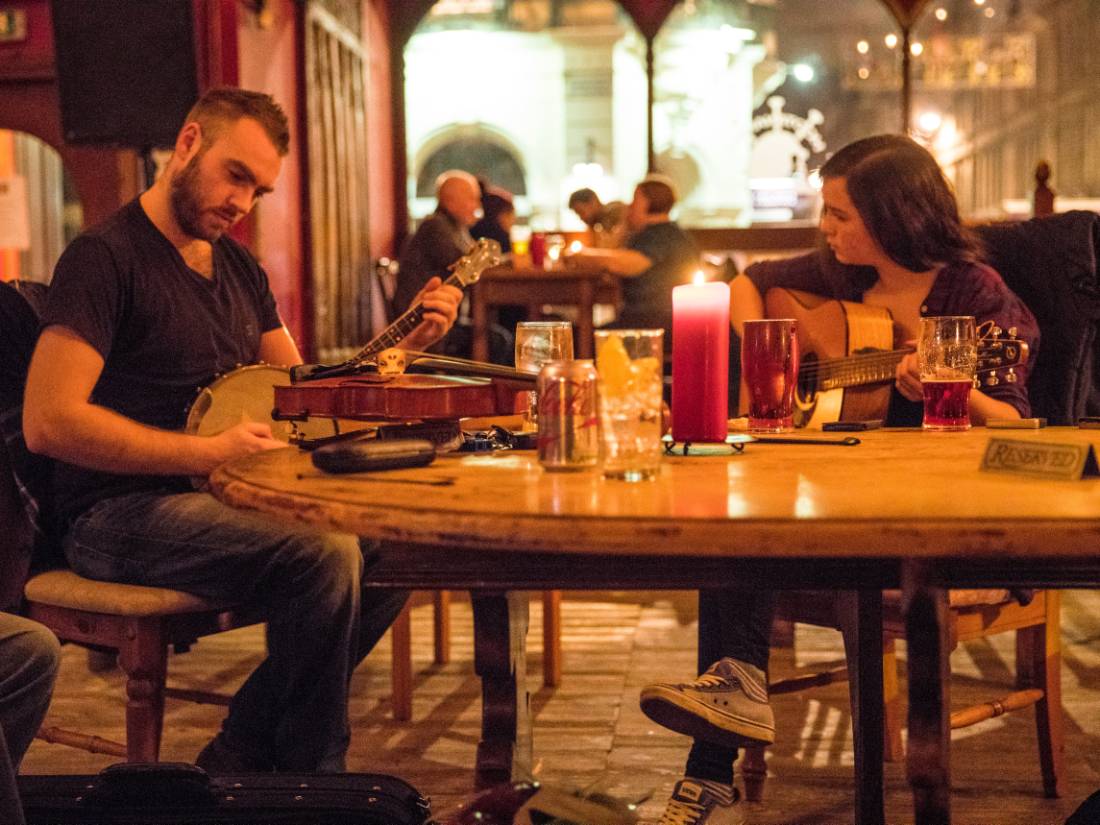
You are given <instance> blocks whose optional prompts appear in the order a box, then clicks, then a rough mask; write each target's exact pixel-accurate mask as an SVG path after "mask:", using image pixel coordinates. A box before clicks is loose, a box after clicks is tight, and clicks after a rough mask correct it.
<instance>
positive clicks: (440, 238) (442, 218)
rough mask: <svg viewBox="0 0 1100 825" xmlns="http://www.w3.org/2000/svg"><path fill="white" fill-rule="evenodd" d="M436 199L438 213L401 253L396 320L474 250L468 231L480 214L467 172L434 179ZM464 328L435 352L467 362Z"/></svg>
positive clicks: (478, 193)
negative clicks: (427, 286)
mask: <svg viewBox="0 0 1100 825" xmlns="http://www.w3.org/2000/svg"><path fill="white" fill-rule="evenodd" d="M435 193H436V198H437V200H438V206H437V207H436V210H435V211H434V212H433V213H432V214H430V215H428V217H426V218H425V219H424V220H423V221H421V223H420V226H418V227H417V229H416V232H414V233H413V235H412V237H411V238H409V240H408V242H407V243H406V244H405V248H404V250H403V251H402V253H401V258H400V263H399V266H398V270H397V289H396V290H395V291H394V295H393V308H394V311H395V312H397V313H398V314H400V313H402V312H404V311H405V310H407V309H408V308H409V307H411V306H413V305H414V304H415V303H416V297H417V294H418V293H419V292H420V290H421V289H423V288H424V284H426V283H427V282H428V281H429V279H431V278H433V277H439V278H446V277H447V268H448V267H449V266H450V265H451V264H453V263H454V262H455V261H457V260H458V259H459V258H461V257H462V256H463V255H465V254H466V253H467V252H469V251H470V247H471V246H473V245H474V239H473V237H472V236H471V235H470V228H471V227H472V226H473V225H474V224H475V223H477V221H478V218H479V217H480V213H481V187H480V186H479V185H478V182H477V178H475V177H474V176H473V175H471V174H470V173H469V172H463V171H461V170H459V169H451V170H449V171H447V172H444V173H443V174H441V175H440V176H439V177H438V178H436V182H435ZM466 314H467V313H466V312H464V313H463V315H466ZM463 327H464V328H463V329H461V330H457V329H456V330H454V331H452V332H451V334H448V335H447V336H446V337H445V338H444V339H442V340H440V341H439V342H438V344H436V346H435V347H433V350H435V351H439V352H444V353H446V354H448V355H457V356H462V357H468V356H469V354H470V334H469V327H468V325H465V324H464V325H463Z"/></svg>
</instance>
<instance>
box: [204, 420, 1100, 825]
mask: <svg viewBox="0 0 1100 825" xmlns="http://www.w3.org/2000/svg"><path fill="white" fill-rule="evenodd" d="M999 433H1002V434H1003V431H999ZM1096 435H1100V434H1096V433H1091V432H1090V431H1078V430H1073V429H1050V430H1045V431H1038V432H1027V431H1018V432H1015V431H1014V432H1012V433H1011V437H1014V438H1019V439H1021V440H1025V441H1027V440H1045V441H1061V442H1073V443H1087V442H1089V441H1090V438H1091V437H1094V436H1096ZM989 436H990V432H989V431H986V430H980V429H976V430H972V431H970V432H968V433H936V434H933V433H922V432H920V431H888V430H883V431H875V432H869V433H866V434H861V438H863V443H862V444H861V445H859V446H856V447H840V446H809V445H798V446H792V445H786V444H783V445H772V444H750V445H748V446H747V447H746V448H745V452H744V454H743V455H721V456H705V457H688V458H684V457H673V458H669V459H668V460H666V461H665V462H664V465H663V467H662V471H661V474H660V476H659V477H658V478H657V479H656V480H655V481H653V482H649V483H640V484H628V483H625V482H619V481H609V480H605V479H603V478H602V477H600V476H599V474H598V473H595V472H586V473H565V474H562V473H556V474H555V473H546V472H544V471H542V470H541V468H540V467H539V466H538V464H537V463H536V462H535V460H534V457H533V456H532V455H530V454H525V453H500V454H496V455H474V456H466V457H457V456H452V457H446V458H443V459H440V460H438V461H437V462H436V463H435V464H433V465H431V466H429V467H425V468H419V469H411V470H397V471H391V472H388V473H383V474H373V475H367V474H360V475H356V476H325V475H322V474H321V473H319V472H317V471H316V470H314V469H313V467H312V466H311V465H310V463H309V460H308V456H305V455H303V454H300V453H298V452H296V451H294V450H280V451H275V452H270V453H263V454H257V455H253V456H248V457H245V458H242V459H239V460H237V461H234V462H231V463H230V464H227V465H225V466H223V467H222V468H220V469H219V470H217V471H216V472H215V473H214V475H213V477H212V483H213V488H214V491H215V494H216V495H218V496H220V497H221V498H223V499H224V500H226V501H228V502H230V503H232V504H234V505H237V506H243V507H254V508H257V509H260V510H264V511H266V512H270V513H275V514H279V515H282V516H284V517H289V518H294V519H298V520H301V521H306V522H308V523H311V524H318V525H323V526H327V527H334V528H339V529H343V530H347V531H350V532H354V533H358V534H360V535H363V536H370V537H372V538H376V539H381V540H384V541H385V542H387V543H388V544H389V546H390V548H391V550H390V551H389V552H388V553H387V554H386V556H385V559H384V564H383V565H382V566H381V567H380V568H376V569H375V570H372V571H371V577H372V578H374V577H378V579H379V580H380V581H384V582H386V583H388V584H391V585H395V586H409V587H413V586H415V587H436V586H438V587H469V588H471V592H472V593H473V594H474V610H475V618H476V620H477V622H478V623H479V625H481V627H479V628H478V629H477V631H476V633H477V636H476V641H475V668H476V669H477V672H478V674H479V675H480V676H481V677H482V682H483V698H484V706H483V713H484V716H483V730H482V742H481V744H480V745H479V751H478V763H479V764H478V771H479V773H478V775H479V779H480V781H482V782H489V781H492V780H493V779H496V778H504V777H506V776H508V775H509V774H510V773H511V771H512V770H513V769H515V768H516V767H517V766H520V767H522V766H524V765H527V764H529V763H530V739H529V720H528V719H527V717H526V692H525V686H524V684H523V678H524V672H523V655H522V654H523V650H522V645H523V634H524V632H525V630H526V603H525V601H523V600H522V599H517V598H514V597H513V596H512V592H513V591H514V590H519V589H546V588H552V587H561V586H567V587H570V588H583V587H592V588H607V587H619V588H628V587H639V588H646V587H655V588H681V587H682V588H697V587H708V586H709V587H715V586H729V585H731V584H736V585H739V586H750V587H751V586H771V587H777V586H778V587H791V588H806V587H815V588H818V589H821V588H823V587H830V588H841V589H851V590H857V591H858V593H859V597H858V608H857V609H858V614H859V615H858V619H859V621H858V626H859V628H860V629H859V631H858V632H859V636H860V645H861V647H866V648H869V649H868V658H869V659H871V660H873V659H874V658H876V657H875V656H873V655H872V654H873V653H874V651H875V646H876V645H877V646H878V648H879V650H880V649H881V644H882V640H881V632H880V627H881V588H883V587H896V586H899V585H901V586H903V588H904V591H905V593H904V597H905V598H906V599H907V601H908V602H909V603H910V604H911V609H910V623H909V628H908V643H909V662H910V696H911V697H915V696H919V697H921V701H919V702H916V701H911V702H910V734H909V735H910V750H909V778H910V783H911V785H912V786H913V790H914V799H915V807H916V815H917V821H918V822H921V823H931V822H948V821H949V819H950V805H949V788H950V771H949V759H948V755H949V754H948V744H949V732H948V729H947V721H946V709H947V700H948V687H947V680H946V679H944V678H942V677H943V675H944V674H945V672H946V659H947V652H948V650H949V646H948V640H947V638H946V631H945V627H944V614H945V610H946V594H945V591H944V588H945V587H947V586H950V585H959V586H1008V585H1035V586H1073V585H1080V584H1083V583H1084V584H1093V585H1094V584H1096V583H1097V582H1100V560H1098V559H1100V520H1098V519H1097V514H1100V483H1098V481H1097V480H1088V481H1078V482H1057V481H1048V480H1039V479H1032V478H1028V477H1022V476H1008V475H998V474H992V473H983V472H979V470H978V466H979V461H980V458H981V455H982V453H983V451H984V448H985V445H986V443H987V440H988V438H989ZM458 551H461V552H458ZM870 671H872V672H869V673H868V672H861V673H856V674H852V675H853V687H854V689H856V690H857V691H860V692H861V693H863V692H864V691H866V693H863V695H880V693H881V689H882V681H881V680H882V670H881V668H870ZM654 675H655V676H659V674H654ZM670 676H672V675H671V674H670ZM867 704H868V703H861V705H862V706H865V705H867ZM856 737H857V740H858V746H857V754H859V755H860V763H859V764H857V765H856V776H857V784H856V809H857V812H856V821H857V822H860V823H861V825H868V824H869V823H876V822H882V821H883V820H882V817H883V813H882V776H883V774H882V763H881V755H882V719H881V708H864V712H863V713H862V714H861V716H860V717H859V718H858V719H857V720H856Z"/></svg>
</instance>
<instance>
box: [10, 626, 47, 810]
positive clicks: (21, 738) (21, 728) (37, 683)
mask: <svg viewBox="0 0 1100 825" xmlns="http://www.w3.org/2000/svg"><path fill="white" fill-rule="evenodd" d="M60 658H61V646H60V645H59V644H58V643H57V638H56V637H55V636H54V635H53V634H52V633H51V632H50V631H49V630H47V629H46V628H44V627H43V626H42V625H40V624H38V623H37V622H32V621H30V620H29V619H23V618H21V617H19V616H12V615H11V614H8V613H0V822H4V823H11V825H22V822H23V809H22V807H21V806H20V804H19V794H18V792H17V790H16V787H15V772H16V770H17V769H18V767H19V761H20V760H21V759H22V758H23V754H24V753H25V752H26V750H27V747H28V746H29V745H30V743H31V739H33V738H34V734H35V733H36V732H37V731H38V726H39V725H41V724H42V718H43V717H44V716H45V715H46V708H47V707H48V706H49V704H50V694H51V693H52V692H53V683H54V679H55V678H56V677H57V665H58V662H59V661H60Z"/></svg>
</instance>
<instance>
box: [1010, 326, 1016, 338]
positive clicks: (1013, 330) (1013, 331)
mask: <svg viewBox="0 0 1100 825" xmlns="http://www.w3.org/2000/svg"><path fill="white" fill-rule="evenodd" d="M1008 334H1009V335H1010V336H1012V337H1013V338H1015V337H1016V334H1017V328H1016V327H1009V328H1008Z"/></svg>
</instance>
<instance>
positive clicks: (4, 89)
mask: <svg viewBox="0 0 1100 825" xmlns="http://www.w3.org/2000/svg"><path fill="white" fill-rule="evenodd" d="M3 5H4V8H5V9H21V10H23V11H24V12H26V15H27V38H26V39H25V40H22V41H18V42H15V43H0V129H15V130H18V131H22V132H27V133H28V134H32V135H34V136H35V137H37V138H39V139H41V140H43V141H45V142H46V143H48V144H50V145H51V146H53V147H54V148H55V149H57V150H58V152H60V153H61V158H62V161H63V162H64V164H65V169H66V170H67V171H68V173H69V175H70V176H71V177H72V180H73V184H74V186H75V187H76V191H77V194H78V195H79V196H80V200H81V204H82V206H83V210H84V224H85V225H86V226H91V225H93V224H96V223H99V222H100V221H102V220H103V219H104V218H106V217H107V216H109V215H110V214H111V213H112V212H114V211H115V210H116V209H117V208H118V207H119V206H121V205H122V204H124V203H126V202H127V201H128V200H130V199H131V198H133V197H135V196H136V195H137V194H138V192H139V191H140V183H139V177H138V171H139V170H138V166H137V156H136V153H134V152H133V151H130V150H127V149H106V148H102V149H101V148H97V147H89V146H81V147H75V146H67V145H66V144H65V142H64V140H63V139H62V136H61V104H60V102H59V99H58V89H57V74H56V69H55V67H54V50H53V28H52V24H51V19H50V4H49V0H16V2H11V0H8V1H7V2H4V4H3ZM33 276H34V277H37V276H38V273H34V274H33Z"/></svg>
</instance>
